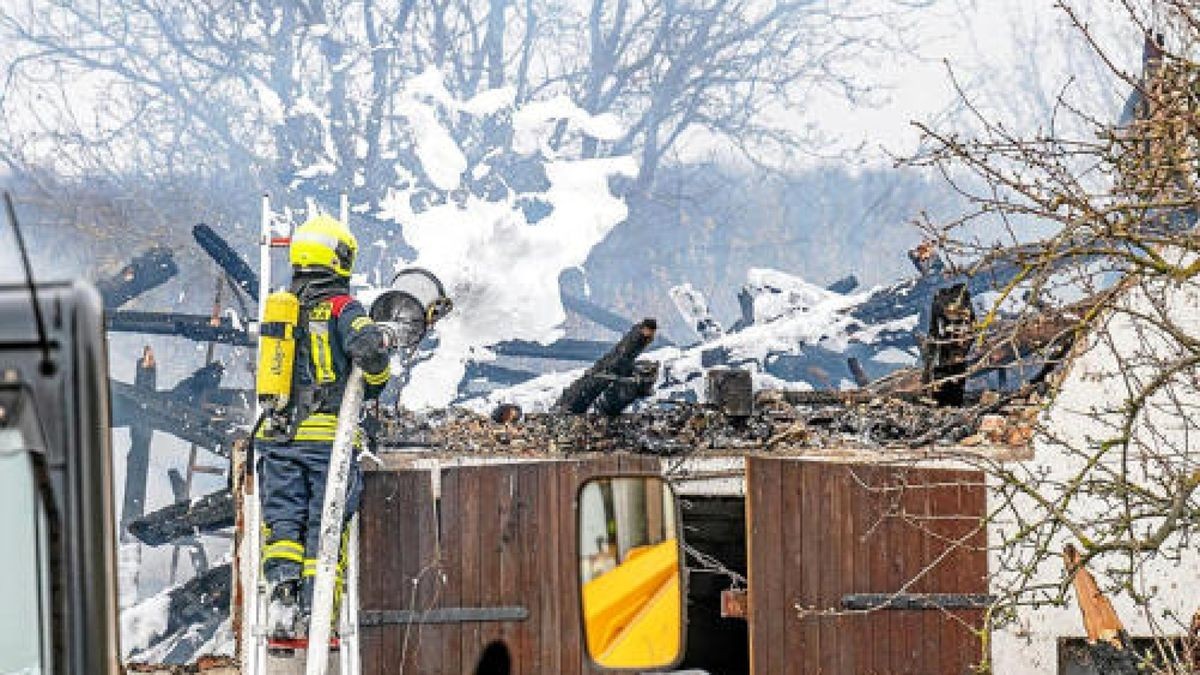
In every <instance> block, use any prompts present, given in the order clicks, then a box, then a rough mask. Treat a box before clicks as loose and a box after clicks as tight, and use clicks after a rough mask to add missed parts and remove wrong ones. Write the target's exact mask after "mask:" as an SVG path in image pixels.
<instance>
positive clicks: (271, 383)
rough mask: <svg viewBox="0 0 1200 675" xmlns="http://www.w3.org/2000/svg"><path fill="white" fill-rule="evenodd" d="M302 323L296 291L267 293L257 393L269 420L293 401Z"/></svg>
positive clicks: (260, 343) (256, 381) (284, 410)
mask: <svg viewBox="0 0 1200 675" xmlns="http://www.w3.org/2000/svg"><path fill="white" fill-rule="evenodd" d="M299 323H300V299H299V298H297V297H296V295H295V294H294V293H290V292H288V291H276V292H274V293H272V294H270V295H268V296H267V300H266V305H265V307H264V308H263V320H262V325H261V326H260V327H259V333H258V374H257V377H256V378H255V392H256V394H257V395H258V400H259V402H260V403H261V404H262V406H263V411H264V412H265V413H267V415H268V418H267V419H268V421H270V422H274V421H275V420H277V419H279V418H280V416H281V415H285V414H286V412H287V410H288V405H289V404H290V403H291V398H292V369H293V367H294V365H295V362H296V326H297V325H298V324H299ZM272 426H276V425H272Z"/></svg>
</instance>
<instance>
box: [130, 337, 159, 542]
mask: <svg viewBox="0 0 1200 675" xmlns="http://www.w3.org/2000/svg"><path fill="white" fill-rule="evenodd" d="M157 381H158V364H157V363H156V362H155V360H154V352H153V351H152V350H151V349H150V347H148V346H147V347H144V348H142V356H141V357H140V358H139V359H138V361H137V365H136V366H135V368H134V375H133V388H134V389H135V390H136V391H139V392H147V393H150V392H153V391H154V390H155V387H156V384H157ZM136 422H137V420H136V419H135V420H134V421H133V423H131V424H130V428H129V452H128V453H126V455H125V490H124V496H123V498H122V505H121V522H122V523H123V524H126V525H128V523H129V522H130V521H132V520H134V519H135V518H139V517H141V515H142V514H143V513H145V507H146V481H147V479H148V476H149V473H150V439H151V437H152V436H153V434H154V430H153V428H152V427H150V426H147V425H145V424H138V423H136Z"/></svg>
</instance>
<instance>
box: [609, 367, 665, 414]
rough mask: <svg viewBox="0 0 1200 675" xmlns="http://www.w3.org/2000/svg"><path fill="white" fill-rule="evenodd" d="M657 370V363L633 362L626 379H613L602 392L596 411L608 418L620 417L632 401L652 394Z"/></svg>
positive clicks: (620, 377) (656, 378)
mask: <svg viewBox="0 0 1200 675" xmlns="http://www.w3.org/2000/svg"><path fill="white" fill-rule="evenodd" d="M658 370H659V364H658V361H648V360H638V361H634V363H633V373H631V374H630V375H629V376H628V377H624V376H617V377H614V378H613V382H612V385H610V386H609V387H608V388H607V389H605V390H604V393H602V394H601V395H600V400H599V401H597V402H596V409H597V410H599V411H600V412H601V413H603V414H605V415H608V416H609V417H616V416H617V415H620V414H621V413H622V412H624V410H625V409H626V408H628V407H629V406H631V405H633V402H634V401H636V400H638V399H641V398H646V397H647V396H649V395H650V394H652V393H654V383H655V382H657V381H658Z"/></svg>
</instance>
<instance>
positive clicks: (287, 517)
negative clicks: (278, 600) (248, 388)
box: [256, 441, 362, 607]
mask: <svg viewBox="0 0 1200 675" xmlns="http://www.w3.org/2000/svg"><path fill="white" fill-rule="evenodd" d="M256 446H257V448H258V452H259V460H258V472H259V473H258V475H259V490H260V497H259V498H260V499H261V503H262V515H263V529H264V537H263V540H264V542H265V543H264V545H263V551H262V561H263V575H264V576H265V577H266V578H267V581H269V582H271V583H279V582H282V581H287V580H290V579H303V580H304V596H303V597H304V604H305V606H306V607H307V606H310V605H311V600H312V578H313V577H314V576H315V575H316V569H317V554H318V552H319V547H320V537H321V511H322V509H323V508H324V506H325V484H326V481H327V479H328V477H329V454H330V445H329V444H327V443H314V442H303V441H299V442H297V441H293V442H291V443H286V444H271V443H266V442H263V441H259V442H258V443H256ZM361 500H362V470H361V468H360V466H359V463H358V457H357V453H356V454H355V456H354V458H353V459H352V460H351V465H350V480H349V483H348V484H347V486H346V516H345V521H344V522H343V531H344V532H343V536H342V543H341V553H340V555H339V561H338V574H337V577H338V578H337V588H339V589H340V588H341V585H342V584H341V581H342V575H343V572H344V570H345V558H346V534H345V532H346V530H345V527H344V526H345V524H346V523H348V522H349V521H350V517H351V516H352V515H354V513H355V512H357V511H358V507H359V503H360V502H361Z"/></svg>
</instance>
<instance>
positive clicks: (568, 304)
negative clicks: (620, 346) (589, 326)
mask: <svg viewBox="0 0 1200 675" xmlns="http://www.w3.org/2000/svg"><path fill="white" fill-rule="evenodd" d="M562 303H563V308H564V309H566V310H567V311H568V312H574V313H576V314H578V315H579V316H582V317H583V318H585V319H587V320H588V321H591V322H592V323H594V324H596V325H597V326H601V327H602V328H607V329H609V330H611V331H614V332H617V333H620V332H623V331H624V330H625V329H626V328H628V327H629V324H630V321H629V319H627V318H625V317H623V316H621V315H620V314H617V313H616V312H613V311H611V310H608V309H605V308H603V307H601V306H600V305H597V304H596V303H594V302H592V301H591V300H586V299H584V298H580V297H578V296H575V295H571V294H569V293H563V294H562Z"/></svg>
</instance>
